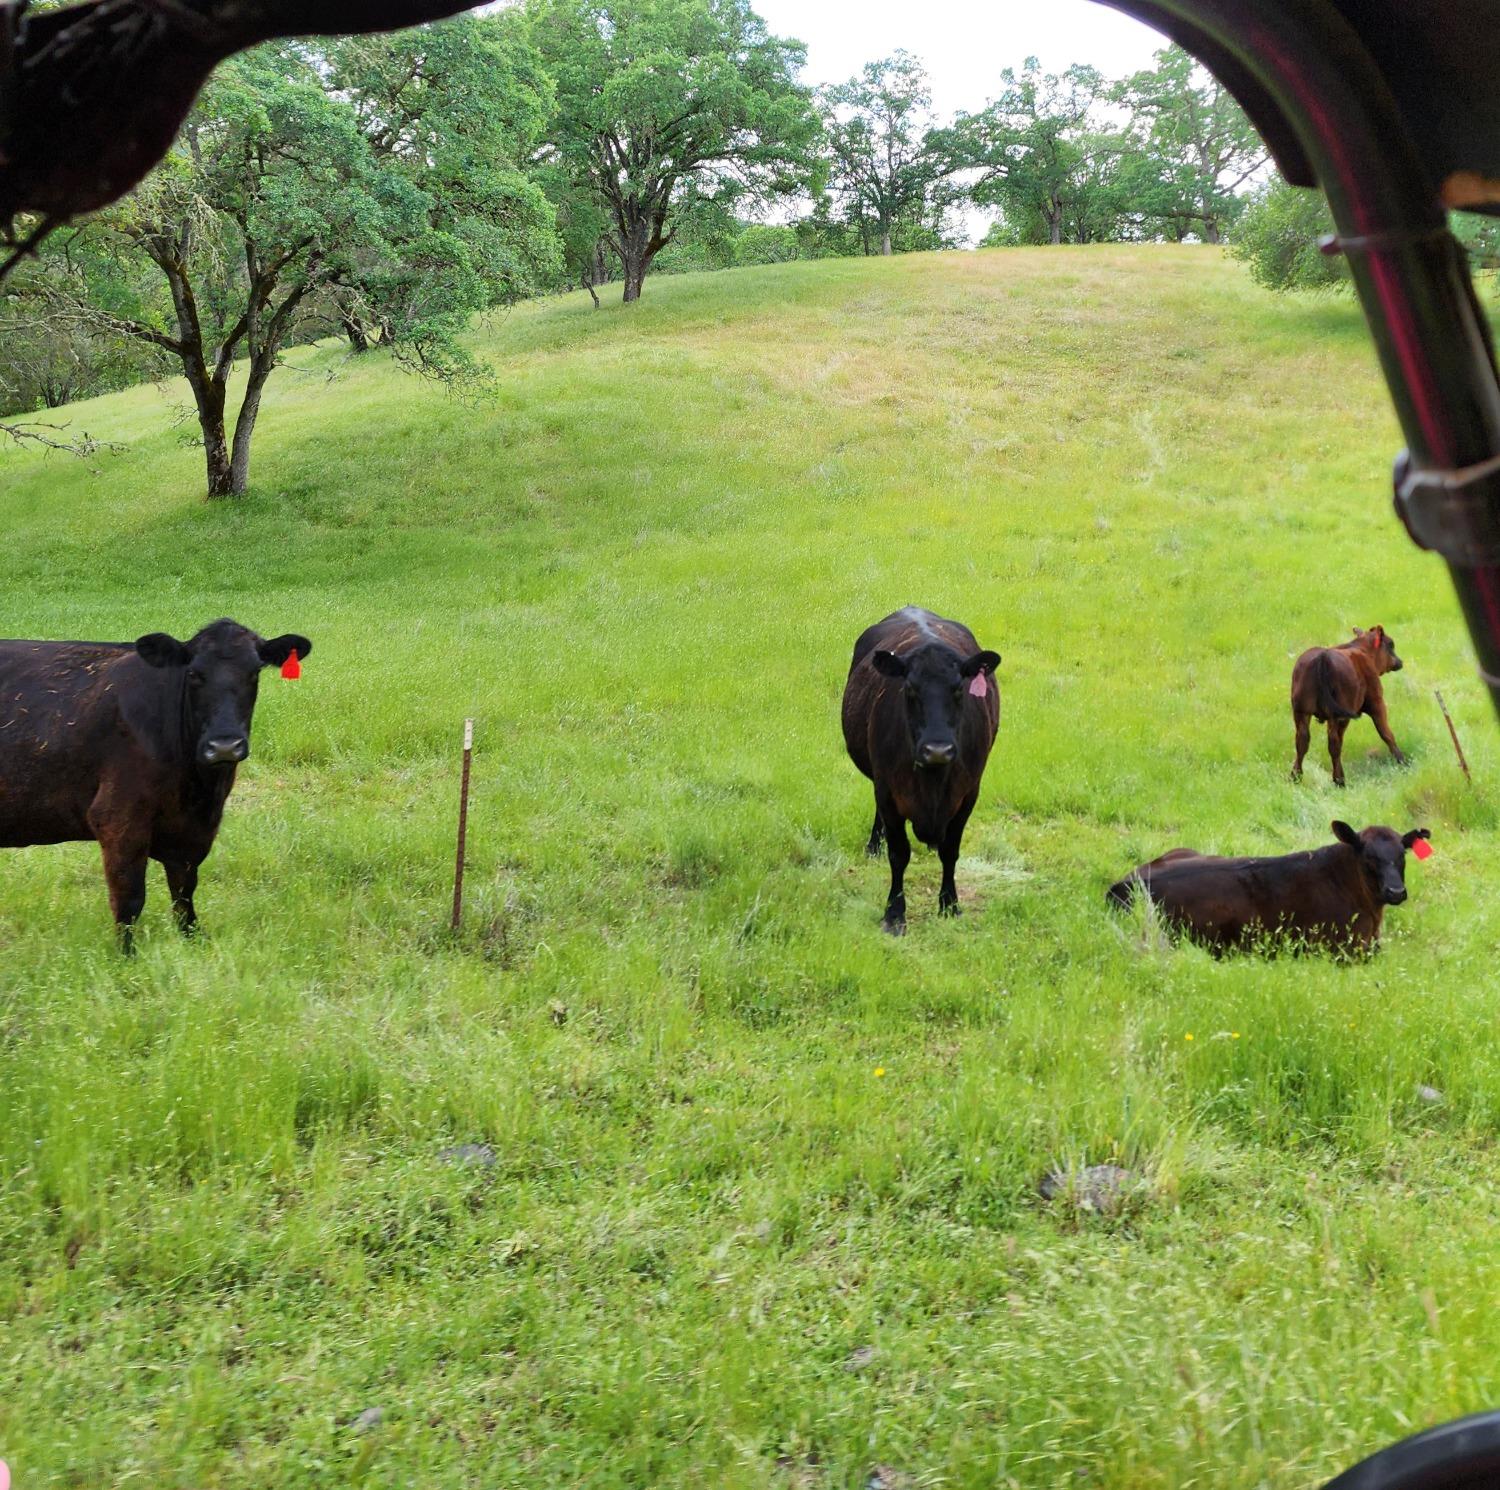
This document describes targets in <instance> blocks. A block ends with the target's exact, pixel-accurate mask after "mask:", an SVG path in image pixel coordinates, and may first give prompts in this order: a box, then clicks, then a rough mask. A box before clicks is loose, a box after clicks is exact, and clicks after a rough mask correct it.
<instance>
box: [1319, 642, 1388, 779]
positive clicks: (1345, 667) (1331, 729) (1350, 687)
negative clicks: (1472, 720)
mask: <svg viewBox="0 0 1500 1490" xmlns="http://www.w3.org/2000/svg"><path fill="white" fill-rule="evenodd" d="M1400 671H1401V659H1400V658H1399V657H1398V656H1396V644H1395V642H1393V641H1392V640H1391V638H1390V636H1389V634H1388V633H1387V632H1386V630H1385V628H1384V627H1383V626H1376V627H1373V628H1372V629H1371V630H1369V631H1361V630H1360V629H1359V627H1358V626H1356V627H1355V628H1354V640H1353V641H1352V642H1345V643H1343V645H1342V646H1338V647H1310V648H1309V649H1308V650H1307V651H1306V652H1304V653H1303V654H1302V655H1301V656H1300V657H1299V658H1298V659H1297V661H1296V662H1295V663H1294V664H1293V666H1292V723H1293V726H1294V727H1295V730H1296V736H1297V759H1296V760H1295V761H1293V762H1292V780H1293V781H1297V780H1300V779H1301V776H1302V758H1303V756H1305V755H1306V754H1307V744H1308V739H1309V736H1310V734H1311V730H1310V729H1309V727H1308V722H1307V721H1308V720H1309V719H1316V720H1318V721H1320V722H1326V723H1327V725H1328V759H1329V762H1330V764H1331V765H1332V767H1333V784H1334V785H1335V786H1342V785H1343V784H1344V731H1345V730H1346V729H1348V727H1349V721H1350V720H1351V719H1358V718H1359V716H1360V715H1361V714H1368V715H1369V716H1370V718H1371V719H1372V720H1373V721H1374V724H1375V728H1376V730H1377V731H1378V732H1379V734H1380V738H1381V739H1382V740H1384V741H1385V743H1386V746H1387V747H1388V748H1389V750H1390V752H1391V754H1392V755H1393V756H1394V757H1395V759H1396V764H1397V765H1398V766H1403V765H1405V764H1406V757H1405V756H1404V755H1402V754H1401V750H1400V747H1399V746H1398V745H1397V744H1396V737H1395V736H1394V735H1393V734H1392V733H1391V722H1390V720H1389V719H1388V718H1386V712H1385V696H1384V694H1382V693H1381V691H1380V679H1381V677H1382V675H1383V674H1385V673H1399V672H1400Z"/></svg>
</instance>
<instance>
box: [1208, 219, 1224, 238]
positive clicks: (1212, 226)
mask: <svg viewBox="0 0 1500 1490" xmlns="http://www.w3.org/2000/svg"><path fill="white" fill-rule="evenodd" d="M1203 241H1204V242H1205V243H1220V242H1222V241H1223V240H1222V239H1221V238H1220V236H1219V224H1218V222H1217V220H1216V219H1214V218H1212V217H1205V218H1204V219H1203Z"/></svg>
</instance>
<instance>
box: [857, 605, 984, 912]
mask: <svg viewBox="0 0 1500 1490" xmlns="http://www.w3.org/2000/svg"><path fill="white" fill-rule="evenodd" d="M999 665H1000V654H999V653H998V652H984V651H981V650H980V647H979V643H978V642H977V641H975V640H974V634H973V632H971V631H970V630H969V628H968V627H967V626H963V625H960V624H959V623H958V622H957V621H946V620H944V619H943V618H942V617H941V616H935V615H933V613H932V612H931V611H926V610H921V609H919V608H918V607H916V606H907V607H906V609H905V610H899V611H897V612H895V614H894V615H889V616H887V617H886V618H885V620H883V621H879V622H877V623H876V624H875V625H874V626H871V627H870V628H869V630H868V631H866V632H864V633H863V635H861V637H860V639H859V640H858V641H857V642H855V644H854V659H853V661H852V662H851V663H850V664H849V680H848V682H847V683H846V684H845V685H844V708H843V722H844V744H845V745H846V746H847V747H848V750H849V759H850V760H852V761H853V762H854V764H855V765H856V766H858V767H859V769H860V770H861V771H863V772H864V773H865V775H866V776H868V777H869V778H870V780H871V781H873V782H874V783H875V825H874V827H873V828H871V830H870V841H869V844H868V845H867V852H869V853H871V854H878V853H879V852H880V840H881V838H882V836H883V837H884V838H885V840H886V843H887V844H888V846H889V852H890V860H891V893H890V897H889V899H888V900H887V902H886V907H885V919H884V921H883V923H882V924H883V926H884V928H885V930H886V931H888V932H890V933H891V934H892V935H893V936H900V935H901V934H902V933H903V932H904V931H905V930H906V895H905V893H904V891H903V888H902V883H903V880H904V879H905V876H906V866H907V864H908V863H910V861H911V844H910V843H908V842H907V838H906V824H907V823H910V824H911V826H912V831H913V832H914V833H915V834H916V835H917V838H918V839H919V840H920V841H921V842H922V843H925V844H926V845H927V846H928V847H929V848H935V849H936V850H937V851H938V855H939V857H940V858H941V859H942V862H943V884H942V888H941V890H939V892H938V911H939V913H940V914H942V915H947V916H956V915H958V914H959V909H958V888H957V886H956V885H955V884H954V882H953V870H954V866H955V865H956V864H957V863H958V848H959V843H960V842H961V840H962V839H963V834H964V824H965V823H967V822H968V820H969V814H970V813H971V812H973V810H974V803H975V802H976V801H977V800H978V797H979V782H980V778H981V777H982V776H983V775H984V766H985V762H986V761H987V760H988V759H989V755H990V747H991V746H992V745H993V744H994V743H995V732H996V731H997V730H998V729H999V727H1000V690H999V688H998V686H997V685H996V683H995V669H996V668H997V667H999Z"/></svg>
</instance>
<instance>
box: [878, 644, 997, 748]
mask: <svg viewBox="0 0 1500 1490" xmlns="http://www.w3.org/2000/svg"><path fill="white" fill-rule="evenodd" d="M870 661H871V663H872V664H873V665H874V667H875V671H876V672H878V673H881V674H882V675H883V676H885V677H887V678H894V679H897V680H899V681H900V683H901V685H902V695H903V699H904V702H905V705H906V724H907V728H908V730H909V731H910V733H911V745H912V761H913V763H914V764H915V765H916V767H917V768H918V770H922V771H933V770H941V769H942V768H943V767H944V766H950V765H952V764H953V762H954V761H955V760H956V759H957V757H958V726H959V721H960V720H961V719H962V718H963V711H964V705H965V703H966V702H967V701H968V698H969V697H970V685H971V684H972V683H973V681H974V679H975V678H978V677H983V679H984V685H983V686H984V687H985V688H987V689H988V688H993V687H994V686H995V679H994V672H995V669H996V668H997V667H999V666H1000V654H999V653H998V652H976V653H975V654H974V655H973V656H972V657H960V656H959V655H958V653H957V652H955V651H954V650H953V649H952V648H951V647H945V646H943V645H942V644H941V643H933V644H932V645H931V646H926V647H922V648H920V649H919V650H918V651H915V652H912V653H911V654H909V655H908V656H906V657H898V656H897V655H896V654H895V653H894V652H876V653H875V654H874V655H873V656H872V657H871V658H870Z"/></svg>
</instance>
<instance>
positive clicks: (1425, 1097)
mask: <svg viewBox="0 0 1500 1490" xmlns="http://www.w3.org/2000/svg"><path fill="white" fill-rule="evenodd" d="M1417 1096H1418V1097H1420V1098H1421V1099H1422V1101H1424V1102H1427V1103H1429V1104H1430V1105H1431V1106H1433V1107H1436V1106H1438V1104H1439V1103H1441V1102H1442V1100H1443V1094H1442V1093H1441V1092H1440V1091H1439V1090H1438V1089H1437V1088H1436V1087H1435V1086H1419V1087H1418V1088H1417Z"/></svg>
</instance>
